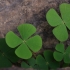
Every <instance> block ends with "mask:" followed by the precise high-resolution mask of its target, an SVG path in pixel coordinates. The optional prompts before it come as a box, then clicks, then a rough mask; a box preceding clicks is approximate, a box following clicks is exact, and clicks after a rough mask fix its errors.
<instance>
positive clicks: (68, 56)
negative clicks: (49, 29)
mask: <svg viewBox="0 0 70 70" xmlns="http://www.w3.org/2000/svg"><path fill="white" fill-rule="evenodd" d="M55 49H56V51H54V53H53V56H54V59H55V60H56V61H62V60H64V62H65V63H70V46H68V47H67V49H66V50H65V48H64V45H63V44H62V43H60V44H57V45H56V47H55Z"/></svg>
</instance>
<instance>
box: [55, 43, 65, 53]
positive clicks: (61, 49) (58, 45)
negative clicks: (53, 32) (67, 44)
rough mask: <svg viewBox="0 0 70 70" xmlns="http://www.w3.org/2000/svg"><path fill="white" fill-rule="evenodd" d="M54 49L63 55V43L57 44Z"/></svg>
mask: <svg viewBox="0 0 70 70" xmlns="http://www.w3.org/2000/svg"><path fill="white" fill-rule="evenodd" d="M55 49H56V50H57V51H59V52H61V53H64V51H65V49H64V44H63V43H60V44H57V45H56V47H55Z"/></svg>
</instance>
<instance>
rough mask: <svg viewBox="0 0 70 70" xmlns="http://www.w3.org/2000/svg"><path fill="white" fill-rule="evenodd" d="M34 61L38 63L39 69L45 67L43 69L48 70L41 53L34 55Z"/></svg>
mask: <svg viewBox="0 0 70 70" xmlns="http://www.w3.org/2000/svg"><path fill="white" fill-rule="evenodd" d="M36 62H37V64H38V65H39V67H40V68H41V69H43V70H44V69H45V70H48V65H46V61H45V59H44V58H43V57H42V56H41V55H38V56H37V57H36Z"/></svg>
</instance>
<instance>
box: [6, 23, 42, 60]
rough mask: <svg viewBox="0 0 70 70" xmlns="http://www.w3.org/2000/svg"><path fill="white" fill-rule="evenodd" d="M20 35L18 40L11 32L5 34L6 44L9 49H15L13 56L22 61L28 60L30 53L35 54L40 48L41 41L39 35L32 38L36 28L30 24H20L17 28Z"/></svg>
mask: <svg viewBox="0 0 70 70" xmlns="http://www.w3.org/2000/svg"><path fill="white" fill-rule="evenodd" d="M17 29H18V31H19V33H20V35H21V38H22V39H21V38H19V37H18V36H17V35H15V34H14V33H13V32H12V31H10V32H8V33H7V34H6V37H5V39H6V43H7V45H8V46H9V47H11V48H16V50H15V54H16V55H17V56H18V57H20V58H23V59H29V58H30V57H31V56H32V52H37V51H39V50H40V49H41V47H42V39H41V37H40V36H39V35H35V36H32V35H33V34H34V33H35V32H36V28H35V27H34V26H33V25H31V24H21V25H19V26H18V28H17Z"/></svg>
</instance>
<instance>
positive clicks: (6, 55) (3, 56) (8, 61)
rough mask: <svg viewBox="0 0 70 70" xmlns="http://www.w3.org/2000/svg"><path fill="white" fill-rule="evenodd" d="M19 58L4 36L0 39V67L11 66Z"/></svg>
mask: <svg viewBox="0 0 70 70" xmlns="http://www.w3.org/2000/svg"><path fill="white" fill-rule="evenodd" d="M18 60H19V58H18V57H17V56H16V55H15V54H14V49H11V48H9V47H8V45H7V44H6V42H5V39H4V38H1V39H0V68H3V67H5V68H6V67H11V66H12V63H16V62H17V61H18Z"/></svg>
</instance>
